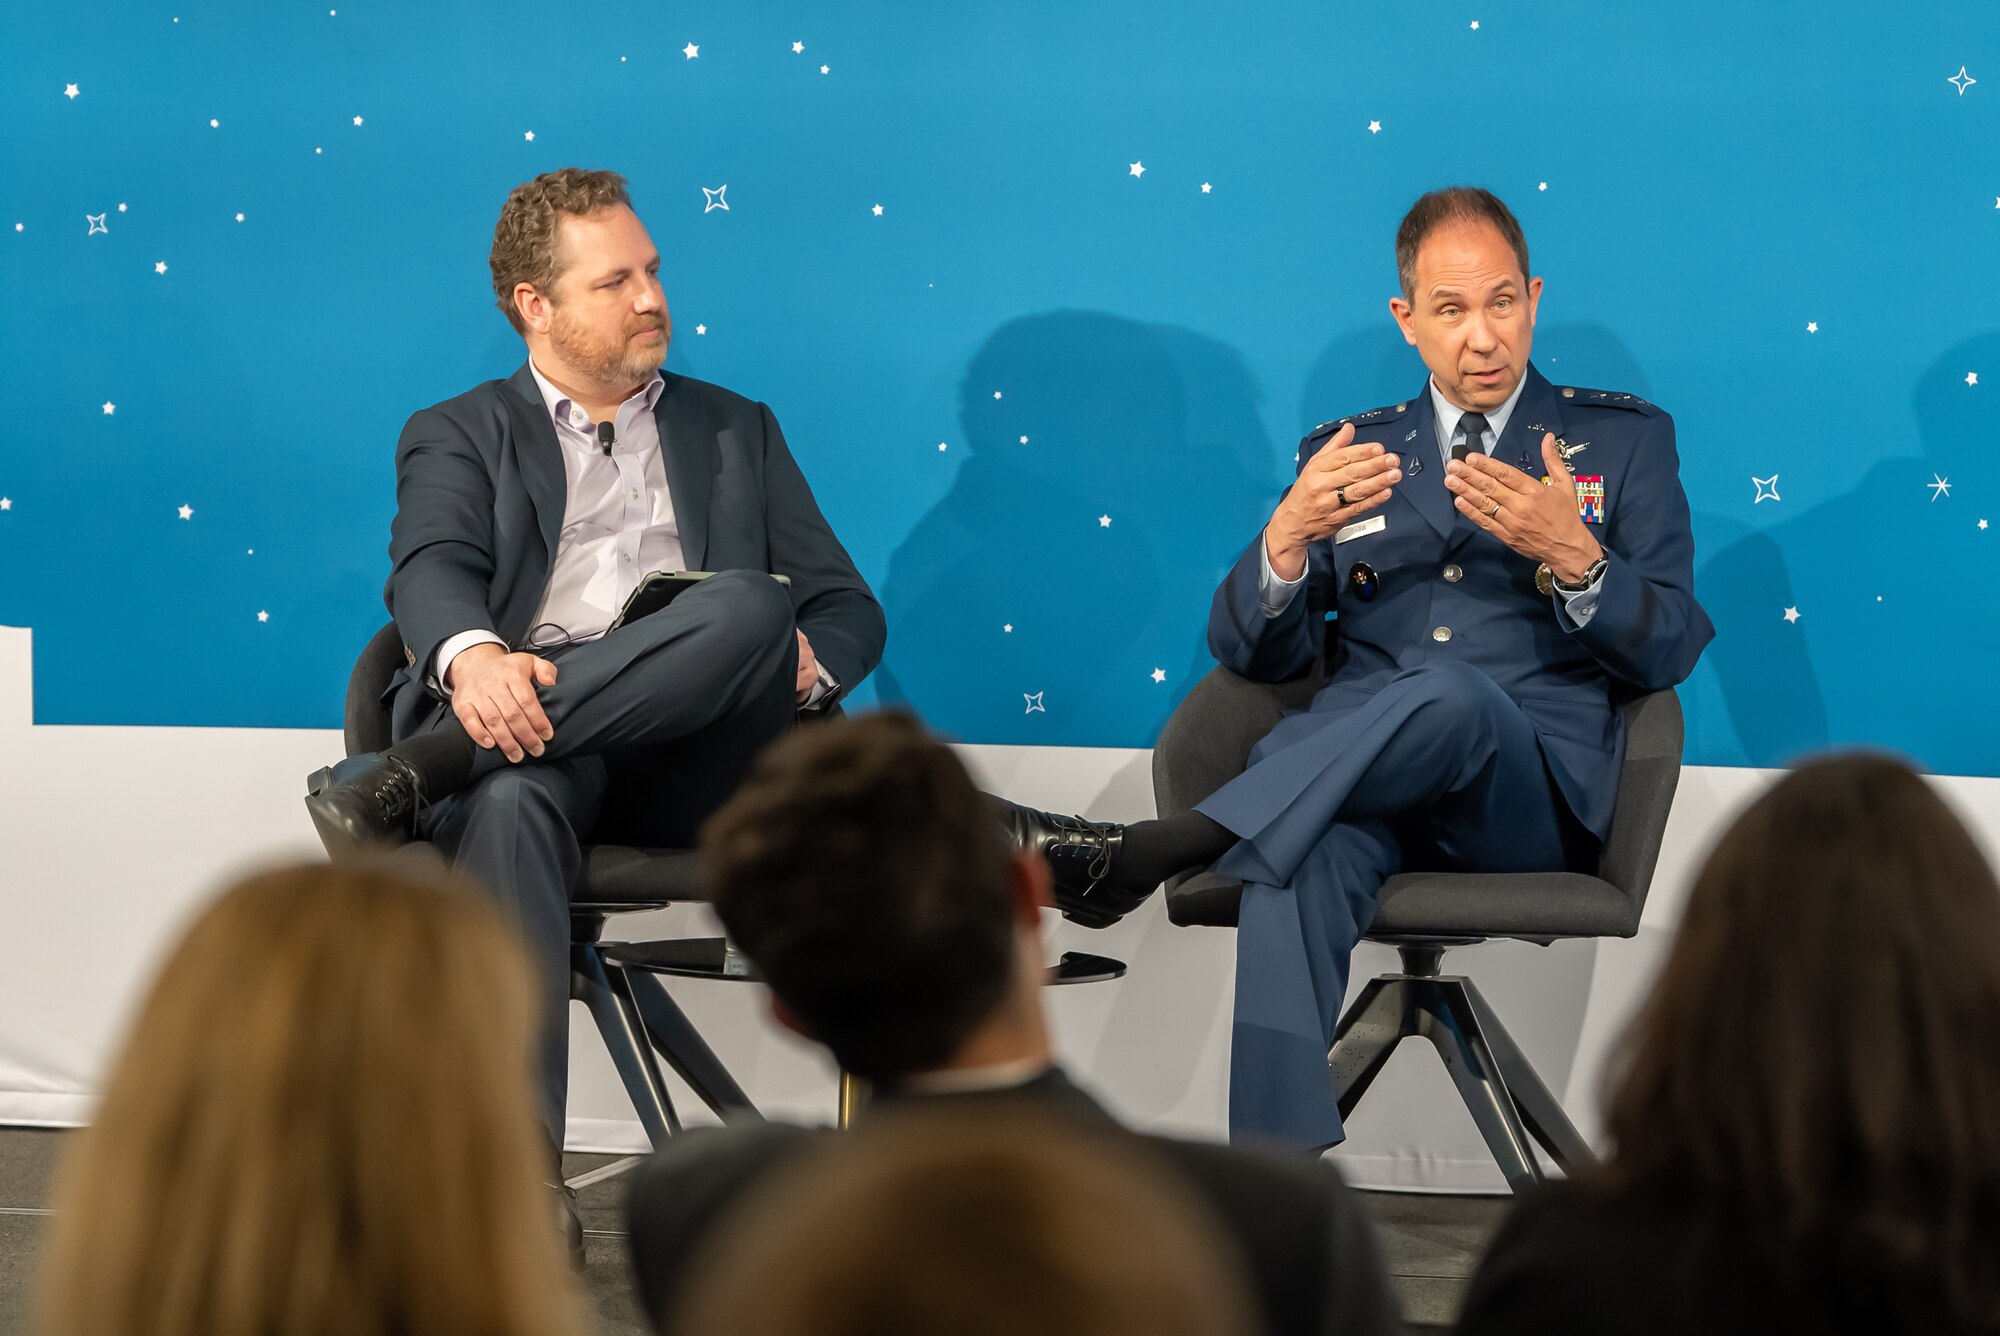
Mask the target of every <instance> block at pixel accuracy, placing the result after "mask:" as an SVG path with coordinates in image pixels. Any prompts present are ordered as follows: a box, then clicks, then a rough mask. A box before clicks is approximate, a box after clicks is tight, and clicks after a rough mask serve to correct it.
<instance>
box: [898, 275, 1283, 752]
mask: <svg viewBox="0 0 2000 1336" xmlns="http://www.w3.org/2000/svg"><path fill="white" fill-rule="evenodd" d="M1258 399H1259V391H1258V388H1257V385H1256V383H1255V381H1254V380H1253V379H1252V377H1251V375H1250V373H1249V370H1248V368H1247V367H1246V366H1245V364H1244V361H1243V359H1242V357H1241V356H1240V355H1239V354H1238V353H1237V352H1236V351H1235V350H1233V349H1231V348H1228V347H1225V346H1224V345H1222V344H1220V343H1217V342H1216V341H1215V340H1213V339H1209V338H1206V337H1204V336H1203V335H1200V334H1196V333H1194V332H1192V331H1189V330H1185V329H1178V328H1173V327H1170V326H1162V325H1149V324H1141V323H1138V322H1135V321H1132V320H1127V319H1123V318H1121V317H1117V316H1112V315H1107V314H1103V313H1100V312H1092V311H1056V312H1049V313H1046V314H1041V315H1033V316H1025V317H1022V318H1020V319H1017V320H1012V321H1009V322H1008V323H1007V324H1005V325H1003V326H1001V327H1000V328H999V329H998V330H996V331H994V333H993V334H992V336H991V337H990V338H988V339H987V340H986V342H985V344H984V345H983V346H982V347H981V348H980V350H979V352H978V353H977V354H975V356H974V357H973V359H972V362H971V364H970V365H969V366H968V367H967V368H966V371H965V375H964V378H963V380H962V381H961V383H960V392H959V414H960V421H961V425H962V427H963V430H964V435H965V439H966V441H967V443H968V446H969V456H970V457H969V458H967V459H966V460H965V461H964V463H963V464H962V465H961V466H960V468H959V471H958V474H957V476H956V477H955V478H954V479H953V482H952V486H951V488H950V490H949V491H948V492H947V493H946V495H945V496H944V497H943V499H942V500H940V501H939V502H938V504H937V505H935V506H934V507H932V508H931V510H930V511H929V512H928V513H927V514H925V515H924V517H923V518H922V519H921V520H919V521H918V522H917V524H916V525H915V526H914V527H913V529H912V530H911V532H910V535H909V537H908V538H907V539H906V540H905V541H904V542H903V543H902V544H901V545H900V546H899V547H898V548H897V549H896V551H895V552H894V553H893V554H892V556H891V557H890V560H889V573H888V578H887V579H886V581H885V582H884V584H883V588H882V590H881V595H882V602H883V606H884V608H885V609H886V611H887V613H888V618H889V626H890V640H889V649H888V654H887V656H886V658H885V660H884V663H883V666H882V667H881V668H880V669H879V670H878V672H877V676H876V679H875V683H876V692H877V695H878V697H879V699H880V700H881V701H882V702H883V703H884V704H885V705H904V706H907V707H909V708H911V709H914V710H915V711H916V712H917V713H918V714H920V715H921V716H922V717H923V718H924V719H925V720H926V721H927V722H928V723H929V724H930V725H931V726H932V727H934V728H937V729H939V730H941V731H943V732H945V733H947V734H950V735H953V736H956V737H960V738H965V739H969V740H974V741H980V742H1024V743H1025V742H1045V741H1053V740H1058V739H1059V740H1060V741H1062V742H1064V743H1066V744H1070V745H1083V746H1090V745H1116V746H1131V745H1134V744H1137V743H1150V742H1151V740H1152V738H1153V737H1154V736H1155V735H1156V734H1157V732H1158V730H1159V727H1160V725H1161V723H1163V722H1164V721H1165V719H1166V716H1167V714H1168V713H1169V712H1170V711H1171V709H1172V707H1173V705H1174V703H1175V702H1176V701H1177V700H1178V699H1179V697H1180V695H1181V694H1182V693H1183V692H1185V690H1186V689H1187V687H1188V686H1189V685H1190V684H1191V683H1192V681H1193V680H1194V679H1195V678H1198V677H1199V676H1200V675H1201V674H1202V673H1204V672H1206V671H1207V670H1208V668H1209V667H1210V666H1211V665H1210V660H1209V658H1208V655H1207V651H1206V649H1205V648H1204V647H1203V636H1204V628H1205V626H1206V624H1207V606H1208V599H1209V595H1210V594H1211V593H1212V592H1213V590H1214V588H1215V585H1216V584H1217V583H1218V582H1219V581H1220V579H1221V577H1222V575H1223V573H1224V572H1225V571H1226V570H1227V569H1228V567H1229V564H1230V563H1231V562H1232V561H1233V560H1234V559H1235V556H1236V553H1237V551H1238V550H1240V548H1241V547H1242V545H1243V544H1244V543H1245V542H1247V541H1248V540H1249V537H1250V535H1251V534H1253V533H1254V532H1255V531H1256V528H1257V526H1258V525H1259V524H1261V522H1262V520H1263V518H1264V512H1265V510H1266V508H1267V507H1268V505H1269V502H1270V497H1271V495H1272V492H1273V485H1274V479H1273V476H1272V465H1271V459H1272V449H1271V446H1270V443H1269V441H1268V439H1267V438H1266V436H1265V432H1264V427H1263V423H1262V421H1261V419H1260V416H1259V412H1258ZM1107 519H1108V520H1109V523H1108V524H1107V523H1105V520H1107ZM1009 628H1011V629H1009ZM1156 669H1158V670H1161V671H1163V672H1165V673H1166V675H1167V680H1166V681H1165V682H1155V681H1154V680H1153V677H1152V674H1153V672H1154V671H1155V670H1156ZM1057 684H1060V686H1059V688H1058V686H1057ZM1031 696H1032V697H1035V698H1036V700H1035V703H1036V704H1037V705H1039V706H1040V707H1041V708H1039V709H1033V710H1031V709H1030V708H1029V699H1028V698H1029V697H1031Z"/></svg>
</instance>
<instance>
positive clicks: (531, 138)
mask: <svg viewBox="0 0 2000 1336" xmlns="http://www.w3.org/2000/svg"><path fill="white" fill-rule="evenodd" d="M521 138H523V139H525V140H527V141H528V142H529V143H530V144H532V143H534V142H535V132H534V131H533V130H530V131H528V132H527V133H526V134H524V135H522V136H521Z"/></svg>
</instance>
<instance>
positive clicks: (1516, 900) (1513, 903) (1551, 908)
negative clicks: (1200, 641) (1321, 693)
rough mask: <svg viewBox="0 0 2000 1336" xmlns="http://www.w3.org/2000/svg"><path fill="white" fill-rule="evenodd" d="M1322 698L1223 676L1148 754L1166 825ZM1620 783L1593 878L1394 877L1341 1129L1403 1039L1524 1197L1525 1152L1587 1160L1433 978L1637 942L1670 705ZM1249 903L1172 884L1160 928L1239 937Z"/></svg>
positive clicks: (1346, 1020) (1646, 732)
mask: <svg viewBox="0 0 2000 1336" xmlns="http://www.w3.org/2000/svg"><path fill="white" fill-rule="evenodd" d="M1319 686H1320V683H1319V682H1318V681H1317V680H1315V679H1314V678H1302V679H1300V680H1298V681H1294V682H1286V683H1281V684H1278V685H1264V684H1260V683H1255V682H1250V681H1247V680H1245V679H1243V678H1241V677H1238V676H1236V675H1235V674H1234V673H1231V672H1229V671H1228V670H1227V669H1223V668H1217V669H1215V670H1214V671H1213V672H1211V673H1209V675H1208V676H1207V677H1205V678H1203V679H1202V680H1201V681H1200V682H1199V683H1197V684H1196V685H1195V688H1194V690H1192V691H1190V692H1189V693H1188V695H1187V698H1186V699H1185V700H1183V701H1182V702H1181V704H1180V707H1179V708H1178V709H1176V710H1175V711H1174V715H1173V718H1171V719H1170V720H1168V721H1167V726H1166V729H1165V730H1164V731H1163V732H1162V733H1161V735H1160V741H1159V744H1158V746H1157V747H1155V749H1154V751H1153V793H1154V798H1155V801H1156V804H1157V806H1158V809H1159V812H1160V814H1161V815H1162V816H1169V815H1173V814H1176V813H1180V812H1185V811H1187V810H1188V809H1189V808H1191V807H1193V806H1194V804H1196V803H1198V802H1200V801H1201V800H1202V799H1203V798H1206V797H1207V796H1208V795H1209V794H1211V793H1213V792H1214V791H1215V790H1216V789H1218V788H1220V787H1221V786H1222V785H1223V784H1225V783H1226V782H1228V781H1229V780H1231V779H1233V778H1235V777H1236V776H1237V775H1239V774H1241V773H1243V769H1244V767H1245V765H1247V764H1248V761H1249V756H1250V750H1251V748H1252V747H1253V746H1255V745H1256V743H1257V740H1258V739H1259V738H1261V737H1263V736H1264V734H1266V733H1267V732H1269V731H1270V730H1271V728H1272V727H1273V726H1274V725H1275V724H1276V723H1277V722H1278V720H1279V719H1280V718H1281V717H1282V715H1283V714H1284V713H1285V712H1286V711H1288V710H1298V709H1304V708H1305V706H1306V705H1307V704H1308V703H1309V702H1310V701H1311V700H1312V697H1313V694H1314V692H1316V691H1317V690H1318V689H1319ZM1622 711H1623V714H1624V717H1625V729H1626V755H1625V768H1624V770H1623V772H1622V774H1621V776H1620V779H1619V786H1618V802H1617V806H1616V807H1615V809H1614V810H1613V814H1612V819H1611V831H1610V834H1609V836H1608V838H1607V839H1606V841H1605V845H1604V852H1603V857H1602V858H1601V859H1600V861H1599V863H1598V867H1597V875H1595V876H1589V875H1585V874H1583V873H1577V872H1550V873H1507V874H1478V873H1446V872H1414V873H1404V874H1402V875H1399V876H1395V877H1391V878H1390V879H1389V880H1388V881H1387V882H1386V883H1384V885H1383V887H1382V895H1381V901H1380V907H1379V909H1378V910H1377V912H1376V915H1375V921H1374V923H1373V924H1372V925H1371V926H1370V928H1369V930H1368V933H1367V940H1369V941H1372V942H1381V943H1384V944H1385V945H1389V946H1393V947H1395V948H1396V950H1397V953H1398V954H1399V955H1400V956H1401V957H1402V970H1401V971H1400V972H1398V973H1394V974H1385V975H1381V976H1379V977H1377V978H1375V979H1372V980H1370V981H1369V982H1368V984H1367V985H1365V986H1364V987H1363V989H1362V990H1361V992H1360V994H1359V995H1358V996H1357V997H1356V998H1355V1000H1354V1002H1353V1004H1352V1005H1351V1006H1349V1007H1348V1008H1347V1011H1346V1013H1345V1014H1344V1015H1343V1016H1342V1017H1341V1018H1340V1024H1339V1027H1338V1028H1337V1030H1336V1031H1335V1035H1334V1042H1333V1049H1332V1051H1331V1052H1330V1053H1329V1054H1328V1055H1327V1063H1328V1066H1329V1069H1330V1073H1329V1074H1330V1079H1331V1080H1332V1081H1333V1085H1334V1091H1335V1095H1336V1097H1337V1098H1338V1100H1339V1103H1340V1112H1341V1116H1342V1117H1346V1116H1347V1115H1348V1114H1350V1113H1352V1112H1353V1110H1354V1107H1355V1106H1356V1105H1357V1104H1359V1103H1360V1101H1361V1097H1362V1095H1363V1094H1365V1093H1366V1092H1367V1090H1368V1087H1369V1085H1370V1083H1371V1082H1373V1081H1374V1079H1375V1077H1376V1075H1377V1074H1378V1073H1380V1071H1381V1070H1382V1067H1383V1065H1384V1064H1385V1063H1387V1062H1388V1060H1389V1054H1390V1053H1391V1052H1392V1051H1393V1050H1394V1049H1395V1047H1396V1045H1397V1044H1398V1043H1400V1042H1401V1041H1402V1040H1403V1039H1405V1038H1408V1037H1410V1036H1412V1035H1421V1036H1423V1037H1424V1038H1426V1039H1428V1040H1430V1041H1431V1043H1433V1044H1434V1045H1436V1046H1437V1050H1438V1053H1439V1055H1440V1056H1441V1057H1443V1059H1444V1063H1445V1066H1446V1068H1447V1069H1448V1070H1449V1071H1450V1073H1451V1078H1452V1082H1453V1084H1455V1085H1456V1086H1457V1087H1458V1092H1459V1096H1460V1098H1462V1099H1463V1100H1464V1101H1465V1105H1466V1108H1467V1109H1469V1110H1470V1111H1471V1113H1472V1117H1473V1121H1474V1122H1475V1123H1476V1124H1478V1127H1479V1131H1480V1135H1481V1136H1482V1137H1484V1139H1485V1141H1486V1144H1487V1147H1488V1148H1489V1149H1490V1150H1491V1151H1492V1152H1493V1158H1494V1159H1495V1160H1497V1161H1498V1162H1499V1164H1500V1169H1501V1171H1502V1172H1503V1173H1504V1174H1505V1175H1506V1176H1507V1182H1508V1184H1509V1185H1510V1186H1511V1187H1512V1188H1513V1189H1514V1190H1515V1191H1517V1192H1518V1191H1520V1190H1521V1189H1523V1188H1524V1187H1527V1186H1529V1185H1530V1184H1532V1183H1535V1182H1537V1181H1539V1180H1540V1179H1541V1177H1542V1171H1541V1168H1540V1166H1539V1165H1538V1163H1537V1162H1536V1159H1535V1155H1534V1151H1533V1149H1532V1147H1531V1146H1530V1145H1529V1142H1528V1138H1529V1137H1530V1136H1532V1137H1533V1138H1534V1139H1535V1140H1536V1141H1538V1142H1540V1143H1541V1144H1542V1146H1543V1147H1544V1148H1545V1149H1546V1150H1547V1151H1548V1153H1549V1154H1550V1155H1551V1156H1552V1157H1553V1158H1554V1159H1555V1161H1556V1163H1558V1164H1560V1165H1561V1166H1563V1168H1564V1169H1565V1170H1568V1169H1571V1168H1573V1167H1575V1166H1579V1165H1586V1164H1589V1163H1591V1160H1592V1156H1591V1153H1590V1148H1589V1146H1588V1145H1587V1144H1585V1142H1584V1140H1583V1138H1582V1137H1581V1136H1579V1135H1578V1134H1577V1131H1576V1128H1575V1127H1574V1126H1573V1125H1572V1124H1571V1123H1570V1120H1569V1118H1568V1116H1567V1115H1565V1114H1564V1113H1563V1110H1562V1105H1561V1103H1560V1102H1559V1101H1558V1100H1557V1099H1556V1098H1555V1096H1554V1095H1553V1094H1551V1093H1550V1092H1549V1089H1548V1087H1547V1086H1546V1085H1544V1084H1543V1082H1542V1079H1541V1077H1540V1076H1538V1075H1537V1074H1536V1073H1535V1069H1534V1067H1533V1065H1532V1064H1530V1063H1529V1062H1528V1060H1527V1058H1526V1057H1525V1056H1524V1055H1523V1054H1522V1053H1521V1050H1520V1048H1519V1047H1518V1046H1516V1045H1515V1043H1514V1041H1513V1039H1512V1038H1511V1037H1510V1036H1509V1035H1508V1033H1507V1030H1506V1027H1505V1026H1503V1025H1502V1024H1501V1023H1500V1018H1499V1017H1498V1016H1496V1015H1495V1014H1494V1013H1493V1010H1492V1008H1491V1007H1489V1006H1488V1005H1487V1003H1486V1000H1485V999H1484V998H1483V997H1481V996H1480V993H1479V989H1478V988H1477V987H1476V986H1475V985H1474V984H1473V982H1472V980H1470V979H1468V978H1465V977H1463V976H1459V975H1446V974H1440V973H1439V972H1438V971H1439V965H1440V962H1441V960H1442V958H1443V956H1444V953H1445V951H1446V950H1448V949H1449V948H1451V947H1454V946H1471V945H1474V944H1476V943H1479V942H1483V941H1487V940H1488V939H1491V938H1495V937H1503V938H1514V939H1517V940H1521V941H1529V942H1535V943H1537V944H1539V945H1544V946H1546V945H1547V944H1548V943H1550V942H1553V941H1556V940H1558V939H1561V938H1568V937H1630V936H1632V935H1633V934H1634V933H1636V932H1637V931H1638V930H1639V915H1640V912H1641V910H1643V909H1644V907H1645V903H1646V891H1647V889H1648V887H1649V886H1650V885H1651V884H1652V879H1653V868H1654V865H1655V864H1656V863H1657V862H1658V861H1659V856H1660V841H1661V838H1662V837H1663V836H1664V835H1665V833H1666V827H1667V815H1668V812H1669V810H1670V808H1671V807H1672V805H1673V798H1674V788H1675V785H1676V784H1677V783H1678V782H1679V779H1680V769H1681V743H1682V725H1681V707H1680V699H1679V697H1677V696H1676V695H1675V694H1674V693H1673V692H1672V691H1660V692H1654V693H1653V694H1651V695H1646V696H1641V697H1638V698H1636V699H1633V700H1631V701H1628V702H1626V703H1625V705H1624V706H1623V707H1622ZM1242 893H1243V888H1242V885H1241V884H1240V883H1238V882H1235V881H1231V880H1229V879H1228V878H1226V877H1221V876H1218V875H1216V874H1215V873H1213V872H1197V873H1193V874H1189V875H1184V876H1181V877H1177V878H1175V879H1174V880H1172V881H1170V882H1168V883H1167V892H1166V899H1167V916H1168V917H1169V918H1170V919H1172V920H1173V921H1174V922H1175V923H1177V924H1181V925H1184V926H1191V925H1206V926H1214V927H1234V926H1235V925H1236V915H1237V907H1238V903H1239V902H1240V900H1241V898H1242Z"/></svg>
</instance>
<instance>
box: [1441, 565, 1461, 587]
mask: <svg viewBox="0 0 2000 1336" xmlns="http://www.w3.org/2000/svg"><path fill="white" fill-rule="evenodd" d="M1464 578H1465V569H1464V568H1463V567H1460V566H1447V567H1445V568H1444V580H1445V583H1446V584H1457V583H1458V582H1459V581H1460V580H1463V579H1464Z"/></svg>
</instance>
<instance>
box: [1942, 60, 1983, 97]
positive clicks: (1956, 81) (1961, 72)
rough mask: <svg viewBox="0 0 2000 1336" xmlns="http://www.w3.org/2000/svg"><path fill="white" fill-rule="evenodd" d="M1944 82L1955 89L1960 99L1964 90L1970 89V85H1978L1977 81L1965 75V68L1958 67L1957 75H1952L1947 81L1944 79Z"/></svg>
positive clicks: (1963, 94)
mask: <svg viewBox="0 0 2000 1336" xmlns="http://www.w3.org/2000/svg"><path fill="white" fill-rule="evenodd" d="M1945 82H1946V83H1948V84H1950V85H1951V86H1952V87H1954V88H1956V89H1957V90H1958V95H1959V96H1960V97H1964V96H1965V90H1966V89H1968V88H1970V87H1972V85H1974V84H1976V83H1978V82H1979V80H1977V79H1975V78H1973V77H1972V76H1971V75H1969V74H1967V73H1966V72H1965V66H1963V65H1960V66H1959V67H1958V73H1957V74H1954V75H1952V76H1951V77H1950V78H1949V79H1946V80H1945Z"/></svg>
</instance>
